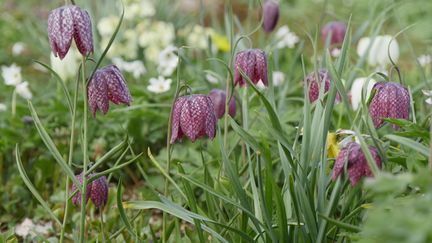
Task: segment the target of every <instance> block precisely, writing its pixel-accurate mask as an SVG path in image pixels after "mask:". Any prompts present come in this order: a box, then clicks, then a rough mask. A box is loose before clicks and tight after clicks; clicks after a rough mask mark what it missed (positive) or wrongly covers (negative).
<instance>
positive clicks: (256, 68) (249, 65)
mask: <svg viewBox="0 0 432 243" xmlns="http://www.w3.org/2000/svg"><path fill="white" fill-rule="evenodd" d="M240 70H242V71H243V72H244V73H245V74H246V76H248V77H249V79H250V80H251V81H252V83H254V84H255V85H256V84H257V83H258V82H259V81H260V80H261V81H262V82H263V84H264V85H265V86H268V76H267V55H266V54H265V52H264V51H263V50H260V49H247V50H244V51H240V52H238V53H237V55H236V59H235V73H234V83H235V85H237V84H239V85H240V86H241V87H242V86H244V85H245V84H246V83H247V81H246V80H245V79H244V78H243V76H242V75H241V74H240Z"/></svg>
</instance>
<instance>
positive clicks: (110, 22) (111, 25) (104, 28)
mask: <svg viewBox="0 0 432 243" xmlns="http://www.w3.org/2000/svg"><path fill="white" fill-rule="evenodd" d="M118 21H119V18H118V17H117V16H114V15H112V16H108V17H104V18H101V19H100V20H99V22H98V23H97V30H98V31H99V34H100V35H101V36H104V37H111V35H112V34H113V33H114V31H115V29H116V26H117V24H118Z"/></svg>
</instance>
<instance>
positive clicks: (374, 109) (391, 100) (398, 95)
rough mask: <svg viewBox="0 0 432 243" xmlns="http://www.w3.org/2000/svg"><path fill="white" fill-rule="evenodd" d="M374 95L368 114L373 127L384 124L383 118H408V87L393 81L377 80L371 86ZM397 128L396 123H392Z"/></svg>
mask: <svg viewBox="0 0 432 243" xmlns="http://www.w3.org/2000/svg"><path fill="white" fill-rule="evenodd" d="M373 92H375V95H374V96H373V98H372V101H371V103H370V104H369V114H370V115H371V117H372V121H373V123H374V126H375V128H380V127H381V126H383V125H384V120H383V118H395V119H408V118H409V111H410V102H411V100H410V95H409V92H408V89H407V88H405V87H404V86H403V85H401V84H398V83H394V82H378V83H376V84H375V85H374V86H373V88H372V93H373ZM392 127H393V128H394V129H398V126H397V125H392Z"/></svg>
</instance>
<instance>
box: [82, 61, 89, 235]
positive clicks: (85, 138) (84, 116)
mask: <svg viewBox="0 0 432 243" xmlns="http://www.w3.org/2000/svg"><path fill="white" fill-rule="evenodd" d="M81 71H82V72H81V73H82V95H83V101H84V102H83V103H84V105H83V109H84V110H83V136H82V149H83V175H84V176H83V179H82V180H83V183H82V187H83V189H82V194H81V224H80V242H81V243H83V242H84V241H85V218H86V202H87V200H86V199H87V198H86V193H87V192H86V191H87V190H86V189H87V176H85V174H86V173H87V159H88V158H87V85H86V79H85V56H83V57H82V66H81Z"/></svg>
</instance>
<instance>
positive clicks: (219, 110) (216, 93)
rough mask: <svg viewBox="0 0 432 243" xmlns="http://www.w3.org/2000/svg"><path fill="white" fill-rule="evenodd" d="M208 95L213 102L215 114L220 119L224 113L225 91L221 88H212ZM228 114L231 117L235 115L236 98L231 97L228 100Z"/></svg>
mask: <svg viewBox="0 0 432 243" xmlns="http://www.w3.org/2000/svg"><path fill="white" fill-rule="evenodd" d="M209 97H210V99H211V100H212V102H213V107H214V110H215V115H216V117H217V118H218V119H221V118H222V117H223V115H224V114H225V101H226V93H225V91H223V90H221V89H212V90H211V91H210V93H209ZM228 114H229V115H230V116H231V117H235V114H236V100H235V98H234V97H231V100H230V102H229V110H228Z"/></svg>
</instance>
